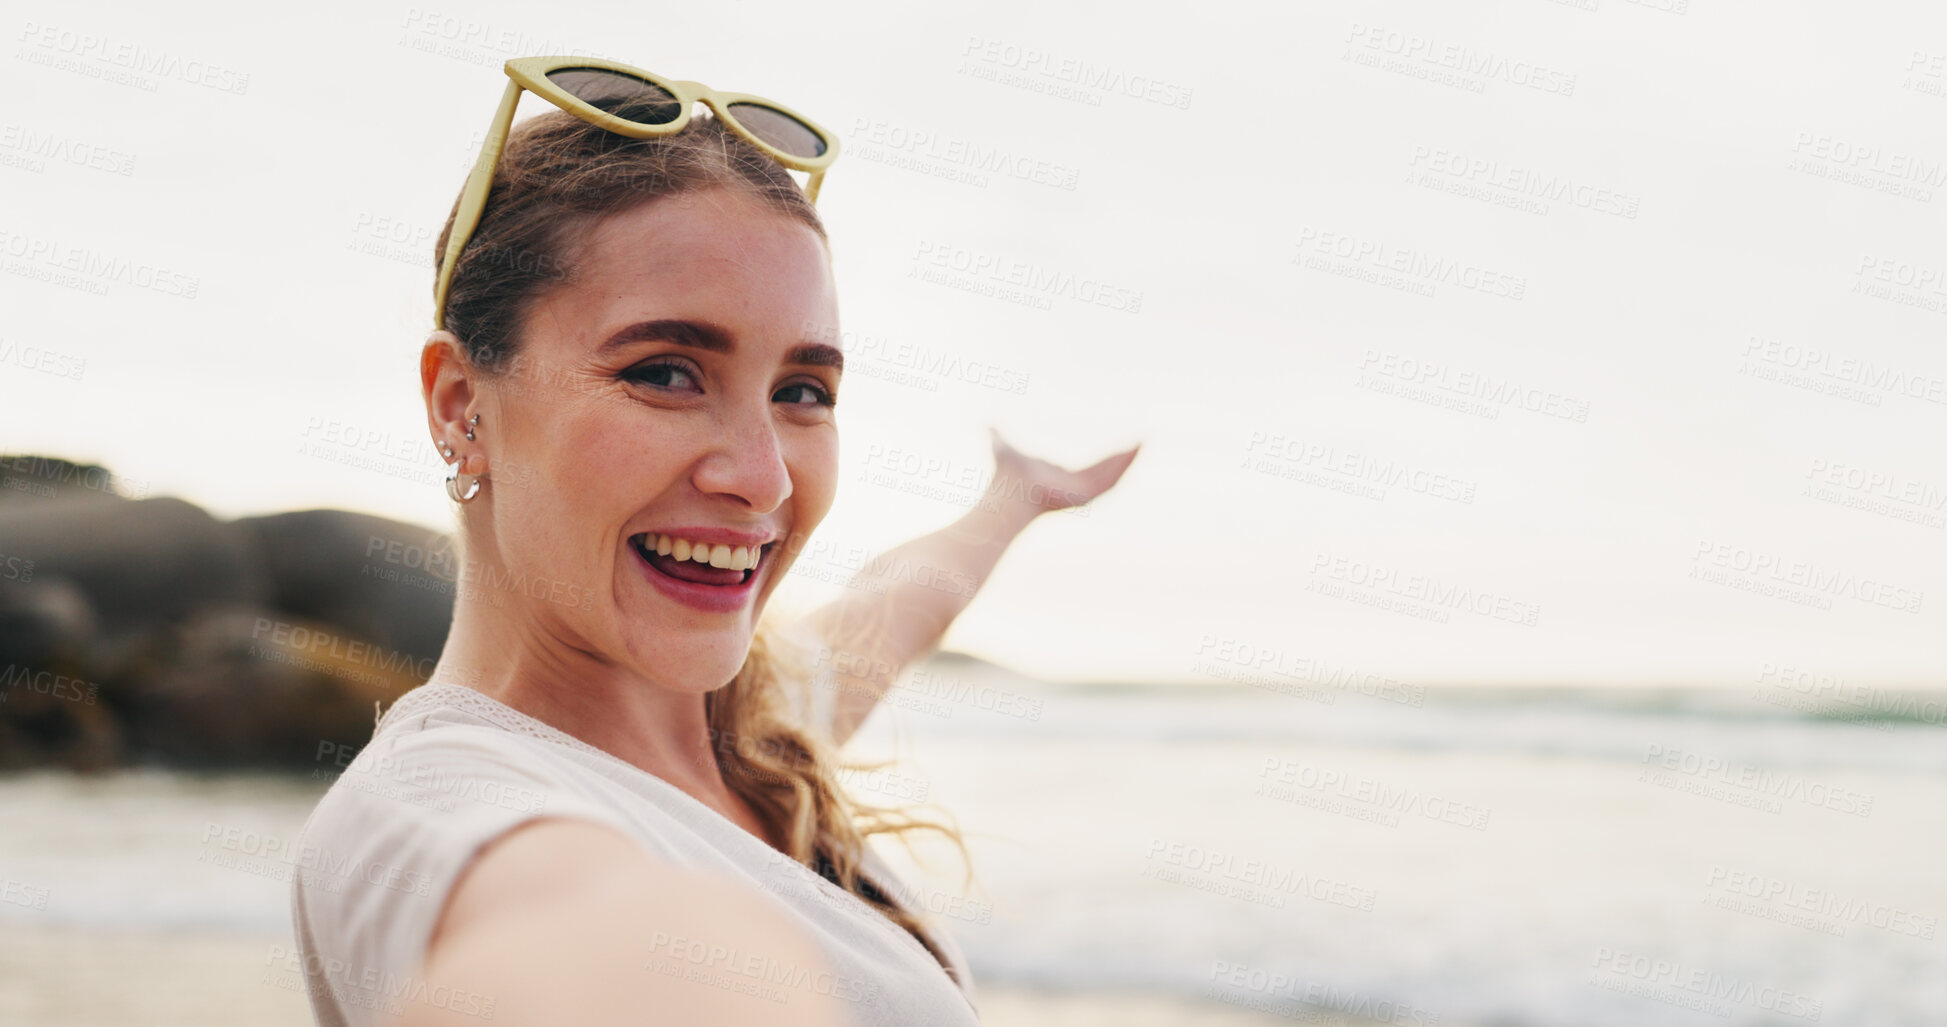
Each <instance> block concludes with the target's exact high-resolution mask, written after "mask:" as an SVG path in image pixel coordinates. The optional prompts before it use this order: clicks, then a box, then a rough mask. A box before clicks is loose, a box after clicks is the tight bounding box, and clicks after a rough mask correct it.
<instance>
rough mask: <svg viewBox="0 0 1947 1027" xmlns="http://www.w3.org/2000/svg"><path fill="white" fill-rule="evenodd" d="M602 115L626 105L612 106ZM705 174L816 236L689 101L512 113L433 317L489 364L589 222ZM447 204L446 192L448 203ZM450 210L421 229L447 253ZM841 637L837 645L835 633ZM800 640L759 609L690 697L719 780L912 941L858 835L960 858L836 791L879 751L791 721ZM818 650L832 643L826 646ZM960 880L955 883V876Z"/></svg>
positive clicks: (704, 184)
mask: <svg viewBox="0 0 1947 1027" xmlns="http://www.w3.org/2000/svg"><path fill="white" fill-rule="evenodd" d="M615 113H617V114H618V115H620V116H623V117H628V116H630V115H629V111H628V109H626V108H625V107H618V108H616V109H615ZM710 188H727V189H734V190H737V191H740V192H742V193H744V194H747V195H749V196H752V197H755V198H757V199H759V200H760V201H762V203H763V204H764V206H765V207H767V208H768V209H769V210H771V211H774V212H776V213H778V214H780V215H782V216H785V217H788V218H793V219H795V220H797V221H799V222H801V223H803V224H805V225H808V226H810V227H811V228H812V229H813V230H814V231H816V232H817V233H818V237H819V239H820V240H825V241H826V242H827V245H829V239H828V237H827V236H826V234H825V229H824V225H823V223H822V222H821V221H820V220H819V217H818V212H817V209H816V208H815V207H814V206H813V205H812V204H811V202H810V201H809V200H807V199H806V198H805V196H804V192H803V191H802V190H801V189H800V188H799V187H798V184H797V182H796V181H795V180H793V179H792V178H791V176H790V175H789V174H788V173H787V172H786V171H785V169H784V168H783V166H781V165H779V164H778V163H777V162H776V161H774V160H772V159H771V158H770V157H769V156H768V155H766V154H765V153H764V152H763V151H761V150H758V149H757V148H755V147H753V146H751V145H750V144H749V143H747V142H745V141H744V140H743V139H742V138H741V137H739V136H737V135H736V134H735V133H734V132H730V131H728V130H726V129H725V128H724V127H723V126H722V125H721V124H719V123H718V122H717V120H716V119H715V118H713V117H711V116H709V115H708V114H706V113H704V112H702V111H699V112H697V114H696V115H695V116H694V117H692V118H691V120H690V123H689V125H687V126H685V128H684V130H683V131H682V132H680V133H677V134H675V135H669V136H661V137H656V138H651V139H634V138H631V137H628V136H622V135H617V134H615V133H611V132H608V131H605V130H603V129H602V128H600V127H598V126H596V125H593V124H591V123H589V122H587V121H584V120H582V119H581V118H577V117H575V116H573V115H571V114H568V113H567V112H565V111H557V110H550V111H548V112H546V113H543V114H540V115H537V116H535V117H532V118H529V119H527V120H525V121H522V122H520V123H519V124H517V125H515V126H514V127H513V129H512V130H511V131H510V132H509V133H508V137H507V140H506V145H505V148H504V150H503V151H502V153H501V156H500V161H499V164H498V166H497V167H496V168H495V170H494V177H493V183H492V189H491V191H490V192H489V193H488V195H487V202H486V204H485V207H484V209H483V210H482V211H481V217H480V223H479V225H478V226H477V227H476V228H475V230H474V232H473V235H472V237H471V238H470V239H469V240H468V242H467V245H466V249H465V250H464V251H462V252H461V254H460V257H459V261H458V263H457V264H456V265H455V266H454V269H453V279H452V283H451V285H450V286H449V289H448V293H447V304H446V311H445V325H446V327H447V329H448V330H450V331H451V332H453V333H454V334H455V335H456V336H458V337H459V338H460V340H461V342H462V344H463V346H464V348H465V350H466V354H467V359H468V361H469V362H470V363H471V364H472V365H473V366H474V367H475V368H476V369H478V370H480V371H482V372H484V373H487V374H489V375H492V374H495V373H496V372H498V371H500V370H502V369H504V368H506V367H507V365H508V362H509V361H510V359H515V358H518V355H519V350H520V345H521V332H522V329H523V326H524V318H525V315H526V313H527V312H528V310H529V309H530V308H531V306H532V305H533V303H534V302H535V301H536V300H537V299H539V298H540V297H541V296H543V295H544V294H546V293H547V292H548V291H550V290H552V289H554V288H557V287H559V286H560V285H562V284H563V283H566V282H569V281H572V280H573V279H574V277H575V275H576V268H577V266H578V264H579V261H580V259H581V257H582V241H583V240H584V239H585V238H586V237H587V235H588V232H589V231H590V230H591V229H593V228H594V226H595V225H596V224H597V223H599V222H600V221H601V220H603V219H604V218H607V217H612V216H614V215H616V214H620V213H623V212H625V211H628V210H631V209H633V208H635V207H637V206H639V205H641V204H644V203H647V202H650V201H652V200H654V199H656V198H658V197H664V196H672V195H677V194H681V193H688V192H694V191H698V190H703V189H710ZM458 208H459V202H458V200H457V199H455V201H454V212H457V210H458ZM453 216H454V215H453V213H449V214H448V215H447V219H446V224H445V227H444V228H443V229H442V230H441V231H440V234H439V239H438V240H437V241H436V242H435V243H434V248H433V253H434V262H435V266H437V263H438V260H439V258H440V255H442V254H444V253H445V250H446V242H447V237H448V235H449V234H450V233H451V232H452V230H453ZM876 630H877V626H876V625H869V624H854V625H846V626H845V635H846V637H847V638H848V639H851V640H858V639H863V638H867V637H869V636H870V634H871V633H872V632H873V631H876ZM846 644H850V643H849V642H848V643H846ZM813 649H814V647H813V646H812V645H809V644H807V643H806V642H805V640H804V639H803V637H802V635H801V633H797V632H792V631H787V630H785V629H783V628H781V627H780V626H779V623H778V619H777V617H775V616H773V613H772V611H767V613H766V615H765V617H763V618H762V619H760V621H759V623H758V626H757V629H756V631H755V633H754V635H753V637H752V639H751V645H750V652H749V655H748V656H747V657H746V658H745V660H744V664H743V667H742V669H740V670H739V671H738V672H737V674H736V676H735V677H734V678H732V679H731V681H730V682H729V684H727V685H725V686H723V687H722V688H720V689H718V690H716V691H714V692H711V693H709V694H708V695H706V696H705V697H704V703H705V709H706V711H707V716H708V721H709V726H710V733H711V748H712V750H713V751H714V752H715V754H716V761H717V765H718V766H719V767H720V768H721V770H722V773H723V778H724V781H725V783H726V784H728V785H729V787H730V788H731V789H732V790H733V791H735V792H736V793H737V794H738V795H740V796H742V797H743V798H744V799H745V800H746V801H748V802H749V803H750V805H751V806H752V807H753V808H754V809H756V810H757V811H758V814H759V815H760V816H761V817H763V818H764V819H765V821H766V824H767V826H769V827H771V828H772V829H773V831H774V833H775V834H777V835H779V836H781V837H783V838H785V839H786V840H787V844H788V852H789V855H790V857H791V858H793V859H795V860H797V861H799V862H800V863H803V864H805V865H806V866H810V867H812V868H813V869H815V870H818V871H819V872H820V873H821V874H824V876H826V877H827V878H829V879H831V880H832V881H833V882H834V883H835V884H837V885H838V886H840V887H842V888H844V889H845V890H847V891H849V892H851V893H853V894H855V895H857V896H858V897H859V898H861V899H863V900H864V901H865V902H867V903H868V904H869V905H871V906H873V907H874V908H876V909H878V910H879V911H881V912H882V913H884V914H885V915H886V916H887V917H888V918H890V919H891V920H892V921H893V922H894V923H897V924H898V925H900V926H901V927H903V928H905V929H906V930H908V931H911V932H913V934H914V935H915V937H918V938H920V940H921V942H922V943H924V941H925V939H924V937H923V936H922V935H921V934H920V928H921V926H922V925H923V924H924V923H925V922H926V921H927V920H928V919H930V918H929V917H928V916H926V911H925V910H924V909H918V910H909V909H908V908H907V907H906V906H905V905H903V904H901V903H899V902H897V901H893V900H892V897H890V896H886V895H884V894H883V893H881V892H880V891H879V890H878V889H876V888H873V887H872V886H871V885H870V884H869V883H867V882H866V881H865V880H864V879H862V878H861V877H860V876H859V868H860V861H861V859H862V857H863V855H864V848H865V844H866V839H867V837H869V836H871V835H876V834H889V835H893V836H894V837H897V838H899V839H900V840H901V841H902V842H905V843H906V844H907V847H908V849H909V851H910V849H911V842H910V840H909V839H908V832H911V831H914V830H932V831H937V832H939V833H941V834H943V835H945V836H946V837H947V838H948V839H950V840H951V841H952V842H953V843H954V844H955V845H956V846H958V848H959V850H960V855H961V858H962V860H963V862H964V864H965V865H966V867H967V877H966V878H965V879H964V880H967V881H970V880H972V862H971V859H970V858H968V854H967V849H966V843H965V840H964V838H963V837H962V835H961V833H960V832H959V830H958V829H957V828H956V827H953V826H948V825H945V824H940V823H935V822H931V821H924V820H920V819H918V818H916V817H913V816H912V815H911V813H910V810H912V809H913V808H915V806H916V805H917V804H914V805H908V806H901V807H886V806H874V805H866V804H861V803H858V802H856V801H854V800H853V799H851V798H850V797H849V796H848V795H847V794H846V793H845V791H844V789H843V787H842V782H841V780H840V772H841V771H843V770H849V769H875V768H877V767H880V766H884V765H886V763H885V762H882V763H878V764H845V763H841V762H840V760H839V759H838V753H837V751H836V747H835V746H833V745H832V744H830V742H829V734H828V733H826V732H825V731H824V729H823V727H822V726H809V725H805V724H802V723H800V722H799V719H798V717H797V716H796V715H794V713H793V712H792V709H791V706H792V703H791V696H790V695H787V693H786V691H785V689H786V688H787V686H788V687H791V688H795V689H803V690H805V691H802V692H799V693H798V694H799V695H800V696H801V697H803V698H804V699H806V700H808V701H806V702H804V703H802V704H800V706H801V708H803V709H815V708H817V707H818V705H819V704H818V703H817V702H816V701H809V700H815V699H816V696H815V695H812V694H810V693H811V691H812V690H815V689H817V688H819V687H822V686H820V685H819V684H817V683H815V682H814V681H813V675H814V671H815V668H814V667H813V663H814V660H813V659H812V658H810V657H809V656H808V654H809V653H810V652H811V651H813ZM824 651H827V652H829V651H831V650H829V649H828V650H824ZM886 762H890V761H886ZM963 883H964V881H963Z"/></svg>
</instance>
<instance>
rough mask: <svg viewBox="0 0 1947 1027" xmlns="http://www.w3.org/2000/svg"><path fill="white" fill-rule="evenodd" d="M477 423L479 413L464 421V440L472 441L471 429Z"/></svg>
mask: <svg viewBox="0 0 1947 1027" xmlns="http://www.w3.org/2000/svg"><path fill="white" fill-rule="evenodd" d="M479 423H480V415H479V414H474V415H473V417H472V419H471V420H469V421H467V423H466V440H467V441H468V442H472V441H473V429H474V427H475V426H477V425H478V424H479Z"/></svg>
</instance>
